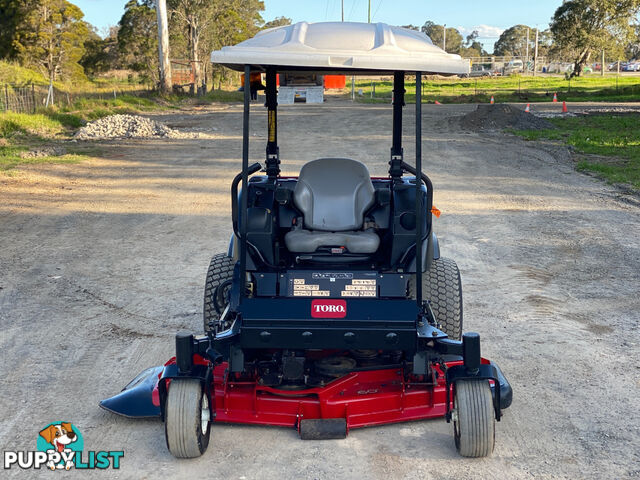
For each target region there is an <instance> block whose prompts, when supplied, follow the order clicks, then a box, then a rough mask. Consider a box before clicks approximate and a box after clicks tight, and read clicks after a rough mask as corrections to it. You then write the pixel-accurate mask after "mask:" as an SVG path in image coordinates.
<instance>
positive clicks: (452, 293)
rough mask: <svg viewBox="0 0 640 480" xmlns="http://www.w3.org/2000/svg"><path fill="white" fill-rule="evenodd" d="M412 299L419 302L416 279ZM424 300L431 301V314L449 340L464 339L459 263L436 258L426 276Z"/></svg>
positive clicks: (412, 287)
mask: <svg viewBox="0 0 640 480" xmlns="http://www.w3.org/2000/svg"><path fill="white" fill-rule="evenodd" d="M409 296H410V297H411V298H413V299H415V298H416V289H415V277H412V278H410V279H409ZM422 298H424V299H425V300H429V301H430V305H431V311H432V312H433V315H434V316H435V318H436V322H437V323H438V324H439V325H440V326H441V327H442V331H443V332H444V333H446V334H447V335H448V336H449V338H451V339H454V340H460V339H461V338H462V282H461V281H460V271H459V270H458V266H457V265H456V262H454V261H453V260H451V259H449V258H442V257H441V258H436V259H435V260H434V261H433V263H432V264H431V268H430V269H429V270H428V271H426V272H424V274H423V275H422Z"/></svg>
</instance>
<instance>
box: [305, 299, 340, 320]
mask: <svg viewBox="0 0 640 480" xmlns="http://www.w3.org/2000/svg"><path fill="white" fill-rule="evenodd" d="M311 316H312V317H313V318H344V317H346V316H347V302H346V301H345V300H312V301H311Z"/></svg>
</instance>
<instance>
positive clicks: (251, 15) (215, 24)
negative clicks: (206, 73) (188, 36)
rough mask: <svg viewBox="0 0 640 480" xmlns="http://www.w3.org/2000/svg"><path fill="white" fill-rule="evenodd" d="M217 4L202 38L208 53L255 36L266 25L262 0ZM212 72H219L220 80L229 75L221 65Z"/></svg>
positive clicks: (226, 1)
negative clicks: (262, 14) (262, 13)
mask: <svg viewBox="0 0 640 480" xmlns="http://www.w3.org/2000/svg"><path fill="white" fill-rule="evenodd" d="M216 6H217V8H216V10H215V12H214V18H213V21H212V22H211V23H210V27H209V28H208V29H207V31H206V32H205V33H204V34H203V39H202V45H203V47H204V48H203V49H204V51H205V52H206V53H207V55H208V54H209V52H211V51H212V50H219V49H220V48H222V47H224V46H227V45H235V44H237V43H240V42H242V41H244V40H246V39H248V38H251V37H253V36H254V35H255V34H256V33H258V31H259V30H260V28H261V27H262V26H263V25H264V20H263V19H262V16H261V15H260V12H262V11H264V2H263V1H262V0H220V1H219V2H217V3H216ZM211 73H212V77H213V75H214V74H217V75H218V78H219V79H220V81H222V80H223V79H226V78H227V75H228V71H227V70H225V69H223V68H222V67H220V66H214V67H213V68H212V72H211Z"/></svg>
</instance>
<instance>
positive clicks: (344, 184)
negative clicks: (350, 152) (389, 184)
mask: <svg viewBox="0 0 640 480" xmlns="http://www.w3.org/2000/svg"><path fill="white" fill-rule="evenodd" d="M374 200H375V189H374V187H373V184H372V183H371V177H370V176H369V170H367V167H366V166H365V165H364V164H362V163H360V162H358V161H357V160H351V159H348V158H320V159H318V160H313V161H311V162H308V163H306V164H305V165H304V166H303V167H302V169H301V170H300V176H299V177H298V182H297V183H296V188H295V190H294V192H293V201H294V203H295V205H296V207H298V209H299V210H300V211H301V212H302V215H303V216H304V226H305V228H307V229H309V230H321V231H324V232H347V231H351V230H359V229H361V228H362V225H363V222H364V214H365V212H366V211H367V209H368V208H369V207H371V205H372V204H373V202H374Z"/></svg>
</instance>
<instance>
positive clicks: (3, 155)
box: [0, 146, 89, 173]
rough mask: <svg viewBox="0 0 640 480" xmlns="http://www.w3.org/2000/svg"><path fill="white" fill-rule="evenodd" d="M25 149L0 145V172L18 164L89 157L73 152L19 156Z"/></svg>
mask: <svg viewBox="0 0 640 480" xmlns="http://www.w3.org/2000/svg"><path fill="white" fill-rule="evenodd" d="M27 150H28V148H27V147H24V146H18V147H16V146H8V147H0V173H8V172H9V171H10V170H12V169H13V168H15V167H17V166H18V165H29V164H42V163H78V162H81V161H83V160H87V159H88V158H89V157H88V156H86V155H80V154H75V153H70V154H67V155H60V156H55V157H34V158H21V157H20V153H21V152H25V151H27Z"/></svg>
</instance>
